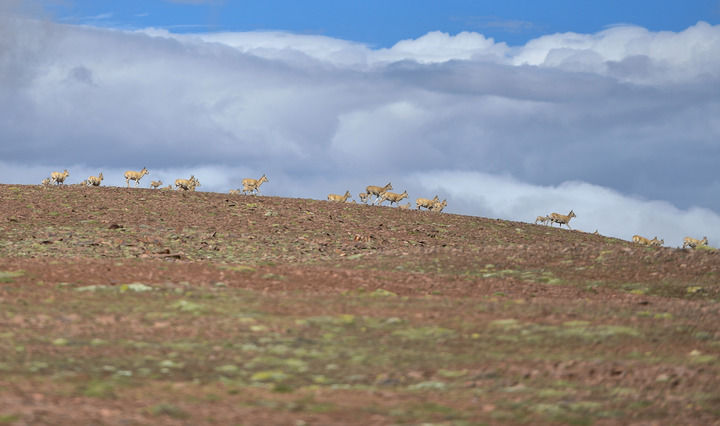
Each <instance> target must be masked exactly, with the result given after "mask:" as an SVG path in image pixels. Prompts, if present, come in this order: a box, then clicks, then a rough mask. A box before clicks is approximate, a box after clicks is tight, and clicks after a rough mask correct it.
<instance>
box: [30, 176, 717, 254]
mask: <svg viewBox="0 0 720 426" xmlns="http://www.w3.org/2000/svg"><path fill="white" fill-rule="evenodd" d="M149 174H150V172H149V171H148V170H147V168H146V167H143V168H142V170H140V171H139V172H138V171H134V170H128V171H126V172H125V175H124V176H125V182H126V183H127V186H128V188H129V187H130V181H131V180H133V181H135V186H136V187H137V186H139V185H140V179H142V177H143V176H145V175H149ZM68 176H70V173H69V172H68V171H67V169H65V170H63V171H62V172H52V173H51V174H50V177H48V178H45V179H43V180H42V183H41V185H42V186H50V185H52V184H56V185H63V184H64V183H65V179H67V177H68ZM103 179H104V177H103V174H102V172H101V173H99V174H98V175H97V176H89V177H88V178H87V179H85V180H84V181H82V182H81V183H79V184H78V185H82V186H100V184H101V183H102V181H103ZM264 182H269V180H268V178H267V177H266V176H265V175H264V174H263V175H262V176H261V177H260V178H259V179H251V178H246V179H243V180H242V186H243V189H239V188H238V189H231V190H230V194H235V195H238V194H241V193H242V194H248V195H249V194H255V195H259V194H260V185H262V184H263V183H264ZM162 185H163V183H162V181H161V180H157V181H156V180H154V181H151V182H150V187H151V188H152V189H157V188H159V187H161V186H162ZM198 186H200V181H199V180H198V179H197V178H196V177H195V176H194V175H193V176H190V178H189V179H175V189H176V190H183V191H195V188H196V187H198ZM162 189H165V190H172V189H173V186H172V185H168V186H166V187H163V188H162ZM392 189H393V187H392V183H390V182H388V183H387V185H385V186H375V185H369V186H367V187H366V188H365V192H361V193H359V194H358V198H359V199H360V202H362V203H365V204H370V205H382V203H384V202H385V201H389V202H390V205H391V206H392V205H393V204H397V206H398V207H399V208H401V209H410V203H405V204H400V201H402V200H403V199H405V198H408V193H407V191H403V192H402V193H400V194H398V193H396V192H390V190H392ZM372 197H375V199H374V200H372ZM327 199H328V201H332V202H338V203H346V202H348V200H350V199H351V195H350V191H349V190H348V191H345V194H343V195H339V194H329V195H328V196H327ZM351 202H353V203H355V202H356V201H354V200H352V201H351ZM415 205H416V207H417V209H418V210H420V209H421V208H425V209H427V210H429V211H433V212H442V211H443V209H444V208H445V207H446V206H447V200H442V201H440V199H439V198H438V196H437V195H436V196H435V197H434V198H431V199H430V198H417V199H416V200H415ZM574 217H577V216H576V215H575V212H574V211H573V210H570V212H569V213H568V214H566V215H564V214H560V213H550V214H549V215H546V216H538V217H537V218H536V219H535V224H536V225H537V224H543V225H550V226H552V224H553V223H557V224H558V226H560V227H562V226H563V225H565V226H567V227H568V229H572V228H570V219H572V218H574ZM594 234H596V235H599V233H598V231H595V232H594ZM632 240H633V242H634V243H635V244H639V245H645V246H650V247H660V246H662V245H663V244H665V240H658V238H657V236H655V237H654V238H653V239H652V240H650V239H647V238H645V237H642V236H640V235H633V238H632ZM707 245H708V239H707V237H703V238H702V239H701V240H698V239H695V238H692V237H685V239H684V240H683V246H682V247H683V248H688V247H689V248H693V249H694V248H696V247H698V246H707Z"/></svg>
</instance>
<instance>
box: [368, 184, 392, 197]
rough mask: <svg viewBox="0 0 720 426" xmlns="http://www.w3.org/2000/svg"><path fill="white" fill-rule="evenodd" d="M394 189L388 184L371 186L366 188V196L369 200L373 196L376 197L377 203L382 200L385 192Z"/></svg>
mask: <svg viewBox="0 0 720 426" xmlns="http://www.w3.org/2000/svg"><path fill="white" fill-rule="evenodd" d="M391 189H393V187H392V183H390V182H388V184H387V185H385V186H375V185H370V186H368V187H367V188H365V194H367V197H368V198H369V197H370V196H371V195H374V196H375V197H376V198H375V202H377V201H378V200H379V199H380V196H381V194H382V193H383V192H387V191H389V190H391Z"/></svg>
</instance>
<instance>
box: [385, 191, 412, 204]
mask: <svg viewBox="0 0 720 426" xmlns="http://www.w3.org/2000/svg"><path fill="white" fill-rule="evenodd" d="M407 196H408V193H407V191H403V193H402V194H397V193H395V192H388V191H385V192H383V193H382V194H381V195H380V201H379V202H378V204H382V203H384V202H385V201H390V205H391V206H392V205H393V203H399V202H400V201H402V200H403V199H404V198H407Z"/></svg>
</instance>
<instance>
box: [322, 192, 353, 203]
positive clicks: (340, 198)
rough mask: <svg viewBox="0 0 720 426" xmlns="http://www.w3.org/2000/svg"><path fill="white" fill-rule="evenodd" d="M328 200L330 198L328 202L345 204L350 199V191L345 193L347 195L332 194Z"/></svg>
mask: <svg viewBox="0 0 720 426" xmlns="http://www.w3.org/2000/svg"><path fill="white" fill-rule="evenodd" d="M327 198H328V201H335V202H338V203H344V202H345V201H347V199H348V198H350V191H345V195H338V194H330V195H328V197H327Z"/></svg>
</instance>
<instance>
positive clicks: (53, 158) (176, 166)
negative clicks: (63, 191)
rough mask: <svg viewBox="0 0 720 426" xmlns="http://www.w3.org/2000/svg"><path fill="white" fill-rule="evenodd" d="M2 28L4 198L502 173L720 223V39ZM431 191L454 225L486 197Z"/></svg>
mask: <svg viewBox="0 0 720 426" xmlns="http://www.w3.org/2000/svg"><path fill="white" fill-rule="evenodd" d="M0 21H1V22H0V24H2V25H0V140H2V145H1V146H0V162H1V164H2V167H1V168H0V179H2V181H3V182H7V181H14V182H23V183H36V182H37V181H39V179H41V178H42V176H39V175H38V174H39V173H42V172H41V170H43V168H50V167H54V168H64V167H67V166H65V165H75V166H76V167H77V168H78V169H80V170H82V173H85V172H86V171H87V172H92V173H95V170H96V169H99V168H105V169H108V170H117V171H118V172H117V173H118V174H121V171H122V170H123V169H127V168H141V167H142V166H148V167H149V168H154V169H155V170H157V172H158V173H159V175H163V174H165V175H168V176H169V175H170V174H171V173H183V170H188V171H189V170H195V171H198V172H203V173H205V176H207V177H206V178H205V182H204V185H203V189H205V190H217V191H226V190H227V189H229V188H230V187H234V186H237V181H239V179H240V178H242V177H245V176H244V174H250V175H255V174H257V175H259V174H262V173H263V172H266V173H268V174H269V175H270V174H272V175H275V176H277V177H278V178H277V180H275V185H276V186H275V188H276V191H277V193H278V194H280V193H282V192H283V191H281V190H280V189H279V188H281V187H282V188H283V190H285V191H286V192H287V194H286V195H297V196H316V197H318V198H324V195H322V194H323V193H326V192H343V191H344V189H346V188H336V187H335V185H338V186H343V187H345V186H348V187H349V186H353V188H354V189H352V192H353V193H355V192H357V190H359V189H360V187H362V186H364V184H363V183H362V182H367V181H368V180H370V181H372V182H373V183H377V184H382V183H381V182H375V180H386V178H387V179H390V178H392V179H395V180H396V182H398V184H400V185H403V186H407V187H408V188H413V189H414V190H416V191H417V192H422V191H427V190H429V189H430V187H432V186H433V184H432V182H430V181H428V179H430V177H433V176H434V177H436V178H438V179H440V178H439V177H438V176H441V175H442V176H445V175H443V174H442V173H445V174H447V173H449V175H448V176H453V177H454V179H460V180H462V179H466V180H467V181H468V182H475V181H482V182H486V181H488V179H489V178H487V176H497V177H502V176H506V182H508V185H507V188H509V190H513V189H515V190H517V189H518V188H520V187H521V186H518V185H514V184H512V185H511V184H510V183H511V181H508V180H507V179H510V178H509V177H510V176H512V177H513V178H514V179H518V180H519V181H520V182H526V183H527V185H530V187H532V186H533V185H534V186H535V187H536V188H537V190H538V192H542V193H546V194H549V195H548V197H550V198H549V199H551V200H555V199H557V198H556V195H557V194H558V193H557V192H553V191H545V190H544V189H543V188H545V189H547V188H561V187H562V185H563V183H564V182H569V181H576V182H585V183H586V184H587V185H586V186H582V185H581V186H578V187H576V188H575V189H574V190H577V191H581V190H585V191H589V192H590V193H593V192H598V191H600V192H602V191H606V190H607V191H611V194H612V197H610V198H612V199H613V200H615V198H618V199H623V198H622V197H627V200H634V201H632V202H633V203H634V202H636V201H637V200H642V199H645V200H663V201H664V202H668V203H670V204H668V205H669V206H672V205H674V206H677V207H678V208H679V209H680V210H677V212H680V213H678V215H681V213H682V212H687V211H689V210H687V209H690V208H693V207H704V208H707V209H712V210H714V211H716V212H718V211H720V197H718V188H719V187H720V178H718V177H717V176H716V173H715V170H714V169H715V164H716V163H717V159H719V158H720V137H719V136H720V27H713V26H709V25H707V24H704V23H699V24H698V25H696V26H694V27H691V28H689V29H687V30H686V31H684V32H681V33H651V32H648V31H646V30H644V29H640V28H635V27H618V28H612V29H609V30H606V31H604V32H602V33H599V34H591V35H583V34H557V35H549V36H545V37H542V38H540V39H536V40H533V41H531V42H529V43H528V44H527V45H525V46H522V47H514V48H510V47H508V46H507V45H505V44H503V43H495V42H494V41H492V40H489V39H486V38H484V37H483V36H482V35H479V34H473V33H462V34H458V35H456V36H450V35H447V34H442V33H430V34H428V35H426V36H424V37H421V38H419V39H416V40H406V41H403V42H401V43H398V45H396V46H395V47H393V48H391V49H380V50H372V49H370V48H368V47H366V46H362V45H359V44H357V43H351V42H346V41H343V40H335V39H330V38H327V37H320V36H306V35H292V34H286V33H239V34H237V33H236V34H233V33H228V34H196V35H175V34H171V33H167V32H165V31H159V30H151V29H150V30H145V31H136V32H126V31H118V30H109V29H99V28H92V27H78V26H65V25H58V24H54V23H50V22H44V21H39V20H29V19H25V18H20V17H18V16H17V15H12V14H7V15H6V16H4V17H2V18H0ZM439 171H442V172H439ZM468 173H469V174H468ZM240 174H243V176H240ZM105 175H106V176H107V175H108V174H107V173H105ZM236 175H237V176H236ZM73 176H75V175H73ZM478 176H480V177H482V178H478ZM83 178H84V177H83ZM168 178H169V177H168ZM78 180H81V178H80V176H78ZM420 181H422V182H423V183H422V184H420V183H419V182H420ZM110 182H112V179H111V180H110ZM298 182H307V184H304V185H303V184H299V183H298ZM119 183H122V182H119ZM466 184H467V182H458V185H460V186H462V185H466ZM397 187H398V188H400V187H399V186H397ZM436 187H437V188H439V189H442V190H443V191H445V193H446V194H447V195H448V196H455V197H458V199H457V200H456V204H455V206H456V208H457V210H455V211H460V212H465V213H476V212H477V211H482V210H483V209H486V207H483V205H482V203H481V202H480V201H478V200H481V199H485V200H487V199H489V198H488V197H490V199H491V198H493V197H491V196H489V195H487V194H486V195H483V191H486V189H485V188H477V189H476V192H477V194H478V196H477V197H469V196H466V195H462V194H465V193H464V192H462V194H461V192H458V191H454V190H453V187H452V185H451V186H448V185H446V184H445V183H444V182H437V184H436ZM522 188H523V190H524V189H525V187H522ZM577 188H580V189H579V190H578V189H577ZM401 190H402V189H400V191H401ZM601 190H602V191H601ZM612 191H614V192H612ZM578 193H579V192H578ZM622 194H625V195H622ZM420 195H422V194H416V196H420ZM461 196H462V197H463V199H462V200H461V199H460V197H461ZM483 197H485V198H483ZM553 197H555V198H553ZM473 200H474V201H473ZM637 202H641V201H637ZM537 203H539V201H537V202H536V204H537ZM628 203H630V201H628ZM629 205H633V206H634V204H632V203H630V204H629ZM451 206H452V204H451ZM459 206H465V207H462V209H461V208H460V207H459ZM543 207H544V205H543ZM528 208H530V207H528ZM673 208H675V207H673ZM448 210H450V211H453V208H452V207H449V208H448ZM537 210H542V209H540V205H539V204H538V208H537ZM490 211H491V212H507V214H510V215H518V214H519V213H517V211H516V210H514V209H505V210H502V209H499V210H490ZM643 211H645V210H643ZM649 211H651V209H647V211H646V213H647V212H649ZM540 213H542V211H539V212H537V214H540ZM532 214H535V212H532V213H528V215H529V216H531V215H532ZM647 214H650V213H647ZM682 214H685V213H682ZM713 214H714V213H712V212H709V211H708V212H707V214H706V215H705V216H703V217H713V216H712V215H713ZM683 217H686V216H683ZM687 217H689V216H687ZM708 220H710V219H708ZM712 220H715V219H712ZM668 222H669V221H668ZM613 226H616V227H617V226H620V225H618V224H616V225H613ZM664 226H665V225H664ZM618 229H619V228H618ZM617 232H621V231H617ZM622 232H626V231H625V229H623V230H622ZM719 237H720V236H719Z"/></svg>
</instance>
